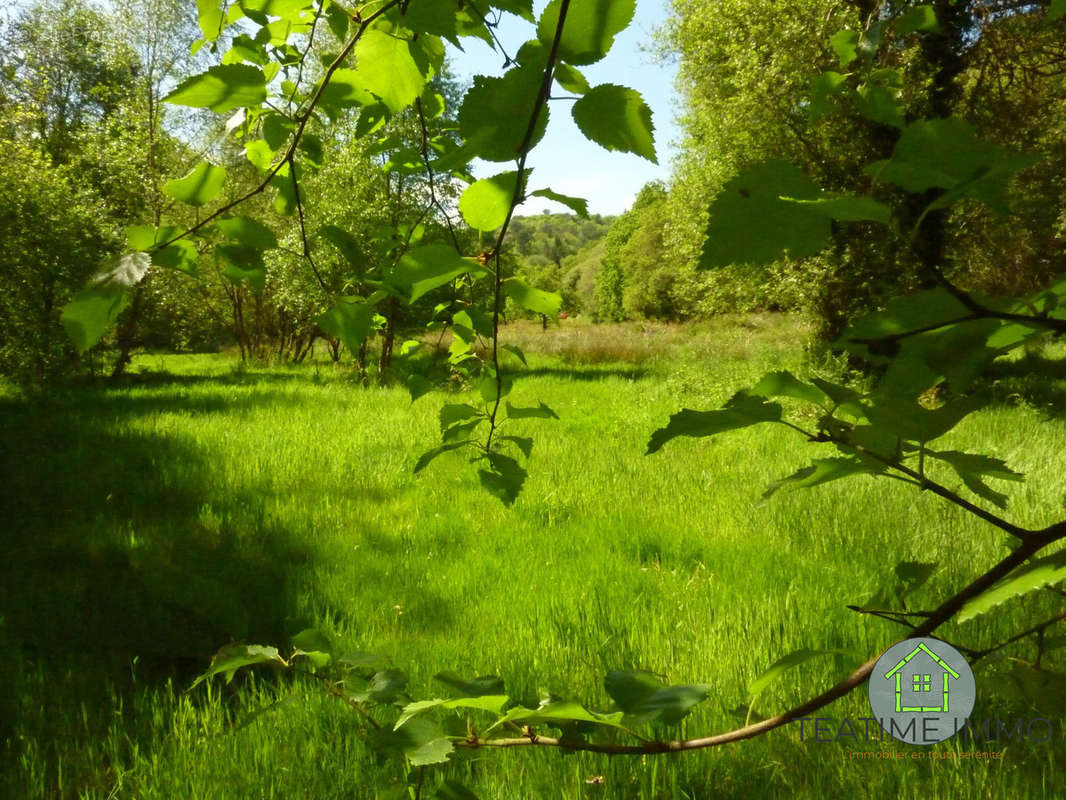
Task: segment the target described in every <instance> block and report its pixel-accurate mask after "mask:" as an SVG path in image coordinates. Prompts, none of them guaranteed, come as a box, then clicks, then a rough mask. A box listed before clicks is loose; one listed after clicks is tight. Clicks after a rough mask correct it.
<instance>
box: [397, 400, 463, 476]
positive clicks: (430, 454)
mask: <svg viewBox="0 0 1066 800" xmlns="http://www.w3.org/2000/svg"><path fill="white" fill-rule="evenodd" d="M415 399H417V398H415V397H414V393H413V392H412V399H411V402H414V401H415ZM468 444H470V440H469V439H467V440H466V441H462V442H451V443H449V444H442V445H441V446H440V447H434V448H433V449H432V450H427V451H426V452H424V453H423V454H422V455H420V456H419V457H418V461H417V462H416V463H415V468H414V470H412V472H414V473H419V472H421V471H422V470H424V469H425V468H426V467H428V466H429V464H430V462H432V461H433V459H435V458H436V457H437V456H439V455H443V454H444V453H448V452H451V451H452V450H458V449H459V448H460V447H465V446H466V445H468Z"/></svg>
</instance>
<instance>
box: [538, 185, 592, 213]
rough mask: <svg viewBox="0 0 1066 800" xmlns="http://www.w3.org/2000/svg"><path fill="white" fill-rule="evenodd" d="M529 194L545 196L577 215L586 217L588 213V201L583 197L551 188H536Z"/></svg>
mask: <svg viewBox="0 0 1066 800" xmlns="http://www.w3.org/2000/svg"><path fill="white" fill-rule="evenodd" d="M530 196H531V197H546V198H547V199H548V200H554V201H555V202H556V203H561V204H563V205H564V206H566V207H567V208H569V209H570V210H571V211H573V212H574V213H575V214H577V215H578V216H579V217H588V215H589V201H588V200H586V199H585V198H584V197H571V196H569V195H565V194H559V193H558V192H553V191H552V190H551V189H537V191H535V192H530Z"/></svg>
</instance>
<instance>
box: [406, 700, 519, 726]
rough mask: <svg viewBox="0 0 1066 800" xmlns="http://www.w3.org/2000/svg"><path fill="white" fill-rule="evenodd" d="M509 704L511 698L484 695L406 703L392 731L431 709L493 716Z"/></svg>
mask: <svg viewBox="0 0 1066 800" xmlns="http://www.w3.org/2000/svg"><path fill="white" fill-rule="evenodd" d="M509 702H511V698H509V697H508V696H507V695H484V696H482V697H459V698H456V699H454V700H440V699H438V700H419V701H416V702H414V703H408V704H407V705H406V706H404V708H403V713H402V714H400V718H399V719H397V720H396V724H395V725H393V729H394V730H395V729H396V728H399V727H401V726H402V725H403V724H404V723H405V722H407V720H409V719H411V718H412V717H416V716H418V715H419V714H422V713H425V712H426V711H429V710H430V709H432V708H447V709H457V708H468V709H473V710H477V711H490V712H492V713H493V714H499V713H500V711H502V710H503V707H504V706H505V705H507V704H508V703H509Z"/></svg>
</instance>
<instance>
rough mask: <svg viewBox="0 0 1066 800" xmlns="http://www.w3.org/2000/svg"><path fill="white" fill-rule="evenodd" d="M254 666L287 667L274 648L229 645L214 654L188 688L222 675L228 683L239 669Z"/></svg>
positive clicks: (255, 645)
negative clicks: (271, 665) (205, 668)
mask: <svg viewBox="0 0 1066 800" xmlns="http://www.w3.org/2000/svg"><path fill="white" fill-rule="evenodd" d="M255 664H275V665H277V666H282V667H286V666H288V664H286V663H285V659H283V658H282V657H281V654H279V653H278V649H277V648H276V647H264V646H263V645H258V644H230V645H226V646H225V647H223V648H222V649H221V650H219V651H218V652H217V653H215V655H214V656H213V657H212V659H211V666H210V667H209V668H208V670H207V671H206V672H205V673H203V674H202V675H200V676H199V677H197V679H196V680H195V681H193V684H192V687H190V688H193V689H195V688H196V687H197V686H198V685H199V684H200V683H202V682H203V681H206V680H208V679H209V678H212V677H214V676H215V675H219V674H223V675H224V676H225V678H226V683H229V682H230V681H232V680H233V676H234V675H235V674H236V673H237V670H239V669H240V668H241V667H250V666H253V665H255Z"/></svg>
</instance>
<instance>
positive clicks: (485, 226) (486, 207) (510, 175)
mask: <svg viewBox="0 0 1066 800" xmlns="http://www.w3.org/2000/svg"><path fill="white" fill-rule="evenodd" d="M530 172H531V170H526V179H527V180H528V179H529V173H530ZM517 188H518V172H501V173H500V174H499V175H493V176H492V177H491V178H482V179H481V180H479V181H474V183H472V184H470V185H469V186H467V187H466V189H465V190H464V191H463V195H462V197H460V198H459V213H460V214H462V215H463V219H465V220H466V223H467V224H468V225H469V226H470V227H471V228H476V229H477V230H479V231H494V230H496V229H497V228H499V227H500V226H501V225H503V223H504V222H506V221H507V215H508V213H510V211H511V205H512V202H513V201H514V199H515V191H516V189H517ZM519 199H521V198H519Z"/></svg>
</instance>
